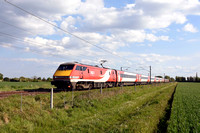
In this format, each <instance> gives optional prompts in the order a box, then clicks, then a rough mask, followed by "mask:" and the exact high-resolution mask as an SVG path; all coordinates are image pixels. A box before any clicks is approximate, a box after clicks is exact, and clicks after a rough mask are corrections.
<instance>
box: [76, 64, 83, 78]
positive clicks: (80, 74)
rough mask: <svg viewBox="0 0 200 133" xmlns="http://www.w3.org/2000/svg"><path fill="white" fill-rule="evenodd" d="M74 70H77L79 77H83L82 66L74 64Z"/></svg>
mask: <svg viewBox="0 0 200 133" xmlns="http://www.w3.org/2000/svg"><path fill="white" fill-rule="evenodd" d="M76 70H78V71H79V77H80V79H83V67H82V66H76Z"/></svg>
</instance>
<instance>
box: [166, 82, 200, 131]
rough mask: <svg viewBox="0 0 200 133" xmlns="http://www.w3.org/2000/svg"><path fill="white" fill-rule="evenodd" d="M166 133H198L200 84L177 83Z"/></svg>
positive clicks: (199, 123)
mask: <svg viewBox="0 0 200 133" xmlns="http://www.w3.org/2000/svg"><path fill="white" fill-rule="evenodd" d="M168 132H172V133H177V132H181V133H192V132H193V133H199V132H200V83H178V86H177V88H176V93H175V95H174V100H173V105H172V111H171V117H170V121H169V126H168Z"/></svg>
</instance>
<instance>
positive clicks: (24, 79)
mask: <svg viewBox="0 0 200 133" xmlns="http://www.w3.org/2000/svg"><path fill="white" fill-rule="evenodd" d="M0 81H5V82H41V81H44V82H45V81H47V82H50V81H52V78H50V77H49V78H41V77H36V76H34V77H32V78H26V77H23V76H22V77H20V78H9V77H3V74H1V73H0Z"/></svg>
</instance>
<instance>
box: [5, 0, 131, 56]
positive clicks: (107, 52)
mask: <svg viewBox="0 0 200 133" xmlns="http://www.w3.org/2000/svg"><path fill="white" fill-rule="evenodd" d="M4 1H5V2H7V3H8V4H10V5H12V6H14V7H16V8H18V9H20V10H22V11H23V12H25V13H27V14H30V15H32V16H34V17H36V18H38V19H40V20H42V21H44V22H46V23H48V24H50V25H51V26H53V27H55V28H57V29H59V30H61V31H63V32H65V33H67V34H69V35H71V36H74V37H75V38H78V39H79V40H82V41H83V42H85V43H88V44H90V45H93V46H95V47H97V48H99V49H101V50H103V51H105V52H107V53H110V54H112V55H114V56H118V57H120V58H122V59H126V58H124V57H121V56H119V55H117V54H113V52H111V51H109V50H107V49H104V48H102V47H100V46H97V45H95V44H93V43H90V42H89V41H87V40H85V39H83V38H81V37H79V36H77V35H75V34H73V33H71V32H69V31H67V30H64V29H62V28H60V27H58V26H57V25H55V24H52V23H50V22H49V21H47V20H45V19H43V18H41V17H39V16H37V15H35V14H33V13H31V12H29V11H27V10H25V9H23V8H21V7H19V6H17V5H15V4H13V3H11V2H9V1H7V0H4ZM126 60H128V59H126Z"/></svg>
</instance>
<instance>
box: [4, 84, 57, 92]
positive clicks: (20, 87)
mask: <svg viewBox="0 0 200 133" xmlns="http://www.w3.org/2000/svg"><path fill="white" fill-rule="evenodd" d="M52 87H53V86H52V85H51V83H50V82H0V91H15V90H24V89H38V88H52Z"/></svg>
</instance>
